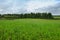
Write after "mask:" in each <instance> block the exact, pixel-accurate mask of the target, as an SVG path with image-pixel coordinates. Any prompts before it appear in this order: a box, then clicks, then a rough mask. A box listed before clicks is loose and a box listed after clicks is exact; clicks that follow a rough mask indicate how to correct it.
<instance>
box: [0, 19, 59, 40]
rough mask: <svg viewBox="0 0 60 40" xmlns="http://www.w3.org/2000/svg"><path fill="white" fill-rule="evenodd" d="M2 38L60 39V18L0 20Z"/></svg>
mask: <svg viewBox="0 0 60 40" xmlns="http://www.w3.org/2000/svg"><path fill="white" fill-rule="evenodd" d="M0 40H60V20H49V19H15V20H0Z"/></svg>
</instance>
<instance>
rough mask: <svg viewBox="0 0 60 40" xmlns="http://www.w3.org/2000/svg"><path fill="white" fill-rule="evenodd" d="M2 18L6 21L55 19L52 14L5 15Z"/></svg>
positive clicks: (0, 16)
mask: <svg viewBox="0 0 60 40" xmlns="http://www.w3.org/2000/svg"><path fill="white" fill-rule="evenodd" d="M0 18H5V19H18V18H19V19H21V18H35V19H36V18H40V19H53V16H52V14H51V13H25V14H3V15H0Z"/></svg>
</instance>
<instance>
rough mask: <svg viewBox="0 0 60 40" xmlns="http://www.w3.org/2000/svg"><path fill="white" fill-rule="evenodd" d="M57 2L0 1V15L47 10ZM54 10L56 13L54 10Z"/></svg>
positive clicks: (34, 0)
mask: <svg viewBox="0 0 60 40" xmlns="http://www.w3.org/2000/svg"><path fill="white" fill-rule="evenodd" d="M59 2H60V1H59V0H0V13H1V14H2V13H3V14H4V13H24V12H35V11H36V9H43V8H46V9H49V8H50V7H51V6H53V7H54V6H55V4H57V5H58V3H59ZM48 7H49V8H48ZM51 8H52V7H51ZM59 8H60V7H59ZM55 10H56V11H57V9H56V8H55ZM38 11H44V10H37V12H38Z"/></svg>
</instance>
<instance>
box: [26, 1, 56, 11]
mask: <svg viewBox="0 0 60 40" xmlns="http://www.w3.org/2000/svg"><path fill="white" fill-rule="evenodd" d="M55 4H56V2H55V1H54V0H45V1H44V0H34V1H29V2H28V3H27V10H28V11H34V9H38V8H43V7H48V6H54V5H55Z"/></svg>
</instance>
